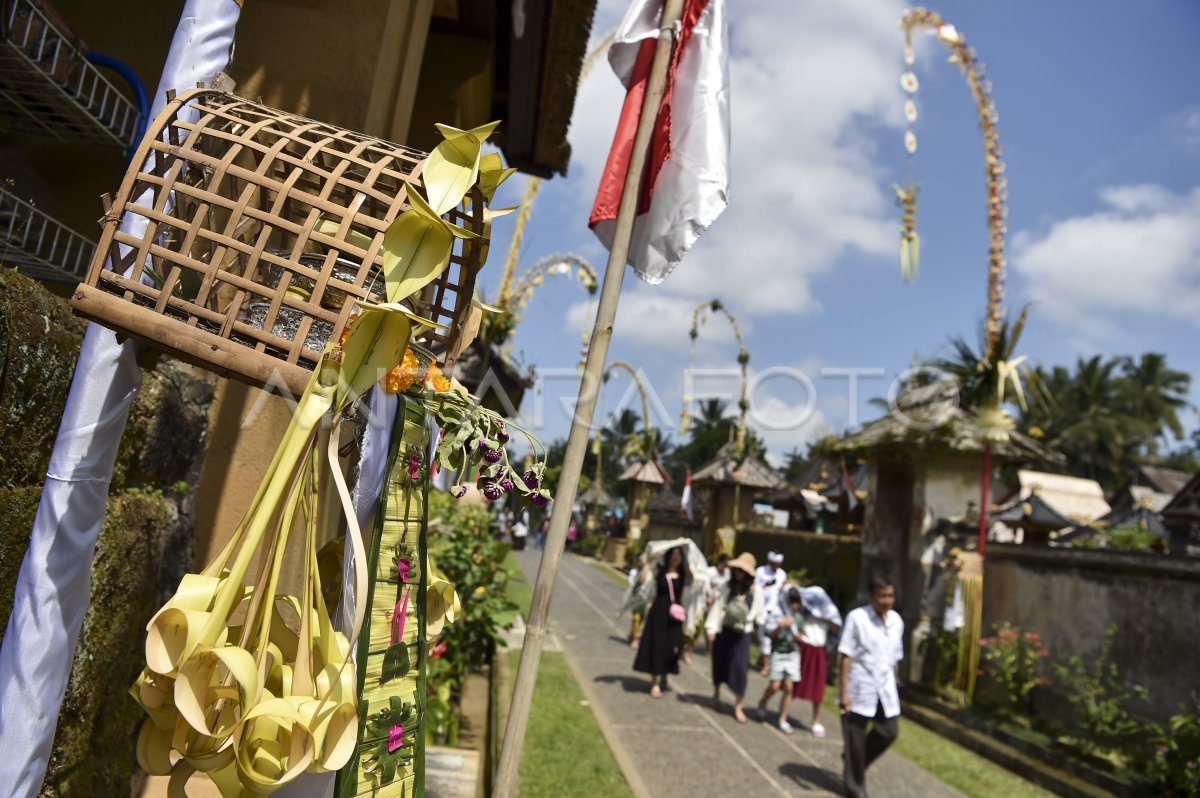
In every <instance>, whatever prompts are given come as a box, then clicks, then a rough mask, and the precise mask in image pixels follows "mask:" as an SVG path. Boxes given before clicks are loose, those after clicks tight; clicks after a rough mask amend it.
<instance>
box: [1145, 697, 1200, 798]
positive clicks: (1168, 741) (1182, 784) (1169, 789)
mask: <svg viewBox="0 0 1200 798" xmlns="http://www.w3.org/2000/svg"><path fill="white" fill-rule="evenodd" d="M1181 710H1182V711H1181V712H1180V713H1179V714H1178V715H1172V716H1171V720H1170V722H1168V723H1167V726H1166V728H1156V729H1154V731H1153V733H1152V734H1151V736H1150V743H1151V745H1152V747H1153V753H1152V755H1151V757H1150V758H1149V761H1148V762H1147V764H1146V770H1145V774H1144V777H1143V780H1144V782H1145V784H1146V786H1148V787H1150V788H1151V789H1152V790H1154V792H1155V794H1158V795H1165V796H1171V797H1172V798H1175V797H1176V796H1177V797H1178V798H1184V797H1185V796H1195V795H1200V708H1198V707H1197V706H1196V705H1194V704H1193V705H1192V707H1191V708H1190V709H1189V708H1188V707H1181Z"/></svg>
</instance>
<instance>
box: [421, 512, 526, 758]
mask: <svg viewBox="0 0 1200 798" xmlns="http://www.w3.org/2000/svg"><path fill="white" fill-rule="evenodd" d="M429 521H430V531H429V551H430V558H431V559H432V561H433V562H434V563H435V564H436V566H437V568H438V569H439V570H440V571H441V572H442V573H443V574H445V576H446V578H447V579H448V580H449V581H450V583H451V584H452V585H454V589H455V590H456V591H457V592H458V597H459V601H460V603H461V608H460V610H459V612H458V615H457V618H456V620H455V621H454V623H452V624H447V625H446V627H445V629H444V630H443V632H442V635H441V639H440V641H439V642H438V643H436V644H435V645H434V646H432V647H431V649H430V654H429V660H428V664H427V671H426V679H427V684H428V690H427V702H426V707H425V729H426V732H427V734H428V735H429V738H430V739H431V741H438V742H446V743H449V744H451V745H452V744H453V743H454V738H455V730H456V729H457V726H458V717H457V716H458V701H459V698H460V696H461V694H462V686H463V682H464V680H465V679H466V675H467V673H468V671H473V670H478V669H480V668H482V667H484V666H485V665H490V664H491V662H492V656H493V654H494V653H495V650H496V645H497V643H498V642H499V638H500V632H501V630H503V629H507V628H508V627H509V626H511V625H512V622H513V621H514V620H515V619H516V616H517V606H516V604H514V603H513V602H512V601H511V600H510V599H509V598H508V596H507V595H506V588H507V586H508V572H507V571H506V570H505V569H504V558H505V556H506V555H507V554H508V550H509V546H508V544H507V543H501V542H498V541H496V540H494V539H493V537H492V516H491V514H490V513H488V511H487V510H485V509H484V508H482V507H476V506H469V505H465V504H461V503H459V502H457V501H456V500H455V499H454V498H452V497H451V496H450V495H448V494H445V493H440V492H436V491H434V492H431V493H430V495H429Z"/></svg>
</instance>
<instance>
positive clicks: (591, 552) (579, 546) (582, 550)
mask: <svg viewBox="0 0 1200 798" xmlns="http://www.w3.org/2000/svg"><path fill="white" fill-rule="evenodd" d="M603 545H604V534H603V533H600V532H593V533H592V534H590V535H585V536H584V537H582V538H580V539H579V540H578V541H577V542H576V543H575V551H576V553H578V554H582V555H584V556H586V557H595V556H596V555H597V554H598V553H599V551H600V547H601V546H603Z"/></svg>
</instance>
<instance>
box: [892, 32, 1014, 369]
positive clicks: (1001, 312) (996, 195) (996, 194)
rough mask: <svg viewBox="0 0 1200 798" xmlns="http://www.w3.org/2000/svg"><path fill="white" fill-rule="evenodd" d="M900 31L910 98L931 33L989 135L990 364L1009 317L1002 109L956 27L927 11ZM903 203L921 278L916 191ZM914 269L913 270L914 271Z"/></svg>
mask: <svg viewBox="0 0 1200 798" xmlns="http://www.w3.org/2000/svg"><path fill="white" fill-rule="evenodd" d="M900 27H901V28H902V29H903V30H904V35H905V48H904V62H905V65H906V70H905V72H904V75H903V76H902V78H901V86H902V87H903V88H904V90H905V91H906V92H907V93H908V94H909V95H915V94H916V91H917V86H918V82H917V77H916V75H915V74H914V73H913V71H912V69H913V65H914V63H915V62H916V56H915V53H914V51H913V32H914V31H918V30H927V31H929V32H930V33H931V34H932V35H933V36H934V38H936V39H937V40H938V41H940V42H941V43H942V44H944V45H946V46H947V47H948V48H950V63H952V64H957V65H958V67H959V69H960V70H961V71H962V74H963V77H964V78H966V81H967V86H968V87H969V88H970V89H971V96H972V97H973V98H974V100H975V106H976V109H977V110H978V114H979V128H980V130H981V131H982V133H983V148H984V158H985V161H986V176H987V218H988V229H989V232H990V244H989V249H988V289H987V316H986V319H985V322H984V323H985V330H986V338H987V342H986V344H987V345H986V350H985V352H984V360H985V361H990V360H991V359H992V358H993V356H994V355H995V354H996V351H995V350H996V345H997V342H998V341H999V338H1000V331H1001V327H1002V326H1003V323H1004V318H1005V315H1006V313H1007V311H1006V310H1005V308H1004V289H1005V285H1004V281H1005V269H1006V267H1007V261H1006V260H1005V254H1004V239H1005V236H1006V235H1007V233H1008V227H1007V223H1006V221H1005V219H1006V217H1007V216H1008V208H1007V205H1006V203H1007V200H1008V188H1007V182H1008V181H1007V178H1005V176H1004V169H1005V166H1004V159H1003V153H1004V151H1003V148H1001V146H1000V133H999V131H998V130H997V128H996V124H997V122H998V121H999V119H1000V115H999V113H998V112H997V111H996V103H995V101H994V100H993V99H992V83H991V81H990V80H988V78H987V67H986V65H985V64H984V63H982V62H981V61H979V58H978V55H977V54H976V52H975V48H974V47H970V46H968V45H967V43H966V39H965V37H964V36H963V35H962V34H961V33H959V32H958V30H957V29H956V28H955V27H954V26H953V25H950V24H948V23H947V22H946V21H945V20H944V19H942V17H941V16H940V15H938V14H937V13H936V12H933V11H929V10H928V9H925V8H914V9H911V10H908V11H905V12H904V15H903V16H902V17H901V19H900ZM905 116H906V117H907V118H908V121H909V123H910V125H911V123H912V122H915V121H916V116H917V114H916V105H915V103H914V102H913V100H912V98H911V96H910V99H909V100H908V101H907V102H906V103H905ZM905 147H906V149H907V150H908V152H909V154H910V155H911V154H913V153H915V152H916V148H917V147H916V135H915V134H914V133H913V131H912V130H911V127H910V129H909V130H908V131H907V132H906V134H905ZM896 192H897V201H898V202H899V203H900V205H901V207H902V208H903V209H904V227H903V229H902V233H901V246H902V257H901V260H902V264H903V265H905V267H906V268H905V271H906V275H907V274H909V273H915V269H916V262H915V261H916V254H917V250H916V245H917V237H916V230H915V214H916V187H915V186H912V185H910V186H909V187H908V188H904V189H901V188H899V187H897V189H896ZM910 263H911V265H910Z"/></svg>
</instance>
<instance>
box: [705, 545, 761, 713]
mask: <svg viewBox="0 0 1200 798" xmlns="http://www.w3.org/2000/svg"><path fill="white" fill-rule="evenodd" d="M754 566H755V561H754V555H753V554H750V553H749V552H745V553H743V554H740V555H738V556H737V557H736V558H734V559H732V560H730V561H729V582H728V583H727V584H726V585H725V587H723V588H722V589H721V592H720V593H719V594H717V598H716V601H714V602H713V605H712V607H711V608H710V609H709V611H708V620H707V621H706V629H705V631H707V632H708V633H709V634H711V635H715V637H714V638H713V644H712V683H713V697H712V706H713V709H719V708H720V706H721V685H723V684H724V685H728V687H729V689H730V690H732V691H733V716H734V718H736V719H737V722H738V723H745V722H746V713H745V711H744V709H743V704H744V702H745V698H746V676H747V671H749V669H750V634H751V632H753V631H754V624H755V623H757V622H758V621H759V620H761V619H762V616H763V602H762V595H761V594H760V593H759V590H758V585H756V584H754Z"/></svg>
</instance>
